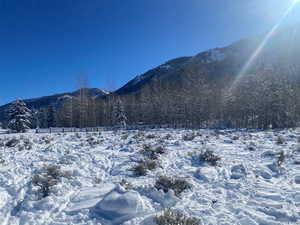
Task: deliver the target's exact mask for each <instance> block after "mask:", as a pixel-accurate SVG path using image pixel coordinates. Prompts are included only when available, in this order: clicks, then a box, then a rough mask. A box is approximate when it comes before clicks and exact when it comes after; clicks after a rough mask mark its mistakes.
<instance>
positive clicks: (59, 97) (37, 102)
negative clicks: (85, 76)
mask: <svg viewBox="0 0 300 225" xmlns="http://www.w3.org/2000/svg"><path fill="white" fill-rule="evenodd" d="M85 93H86V94H87V95H88V96H91V97H95V98H97V97H100V96H104V95H107V94H109V92H107V91H104V90H102V89H99V88H86V89H85ZM79 95H80V90H76V91H74V92H66V93H62V94H55V95H50V96H44V97H40V98H32V99H25V100H24V102H25V103H26V105H27V106H28V107H29V108H30V109H35V110H39V109H40V108H42V107H47V106H49V105H57V104H59V103H60V102H63V101H64V100H66V99H70V98H73V97H78V96H79ZM10 105H11V103H9V104H6V105H3V106H0V122H1V121H3V120H5V116H6V111H7V109H8V108H9V106H10Z"/></svg>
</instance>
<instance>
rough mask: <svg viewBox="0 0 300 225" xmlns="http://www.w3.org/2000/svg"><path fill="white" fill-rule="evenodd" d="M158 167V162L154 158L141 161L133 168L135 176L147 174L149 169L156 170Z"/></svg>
mask: <svg viewBox="0 0 300 225" xmlns="http://www.w3.org/2000/svg"><path fill="white" fill-rule="evenodd" d="M157 167H158V163H157V162H156V161H154V160H151V159H150V160H145V161H141V162H140V163H139V164H138V165H136V166H134V167H133V168H132V171H133V173H134V175H135V176H146V175H147V173H148V170H154V169H156V168H157Z"/></svg>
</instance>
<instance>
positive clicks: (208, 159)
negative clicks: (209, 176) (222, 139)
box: [199, 149, 221, 166]
mask: <svg viewBox="0 0 300 225" xmlns="http://www.w3.org/2000/svg"><path fill="white" fill-rule="evenodd" d="M199 160H200V162H205V163H208V164H210V165H211V166H217V165H218V162H219V161H220V160H221V157H219V156H217V155H215V153H214V152H213V151H212V150H209V149H207V150H205V151H203V152H201V153H200V155H199Z"/></svg>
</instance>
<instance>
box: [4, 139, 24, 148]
mask: <svg viewBox="0 0 300 225" xmlns="http://www.w3.org/2000/svg"><path fill="white" fill-rule="evenodd" d="M19 143H20V140H18V139H16V138H12V139H10V140H9V141H8V142H6V144H5V146H6V147H8V148H13V147H16V146H17V144H19Z"/></svg>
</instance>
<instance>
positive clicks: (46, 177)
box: [32, 165, 71, 198]
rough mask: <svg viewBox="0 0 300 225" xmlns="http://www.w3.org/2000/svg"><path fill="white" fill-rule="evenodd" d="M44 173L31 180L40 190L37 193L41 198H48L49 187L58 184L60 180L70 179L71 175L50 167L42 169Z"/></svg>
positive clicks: (53, 166)
mask: <svg viewBox="0 0 300 225" xmlns="http://www.w3.org/2000/svg"><path fill="white" fill-rule="evenodd" d="M44 171H45V172H44V173H42V174H36V175H34V176H33V178H32V184H33V185H35V186H38V187H39V188H40V190H39V191H40V193H41V194H42V197H43V198H45V197H47V196H49V194H50V189H51V187H53V186H55V185H56V184H58V182H59V181H60V180H61V178H63V177H64V178H67V179H70V178H71V175H70V174H69V173H68V172H63V171H61V170H60V167H59V166H55V165H50V166H47V167H44Z"/></svg>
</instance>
